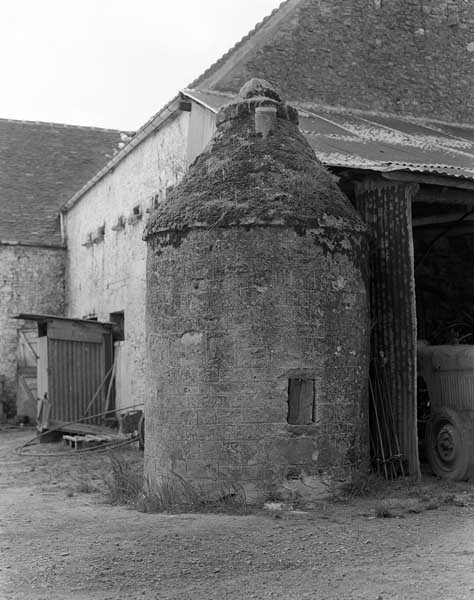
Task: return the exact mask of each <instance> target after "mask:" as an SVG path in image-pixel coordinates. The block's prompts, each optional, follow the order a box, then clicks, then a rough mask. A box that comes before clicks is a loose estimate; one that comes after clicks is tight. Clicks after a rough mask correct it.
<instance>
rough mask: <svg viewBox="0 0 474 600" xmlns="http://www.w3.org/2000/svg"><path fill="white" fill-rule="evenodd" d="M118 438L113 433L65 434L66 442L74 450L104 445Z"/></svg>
mask: <svg viewBox="0 0 474 600" xmlns="http://www.w3.org/2000/svg"><path fill="white" fill-rule="evenodd" d="M116 439H117V437H116V436H111V435H90V434H88V435H63V440H64V442H65V444H66V445H67V446H69V447H70V448H72V449H73V450H79V449H83V448H92V447H95V446H102V445H103V444H108V443H110V442H113V441H114V440H116Z"/></svg>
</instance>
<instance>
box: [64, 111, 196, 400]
mask: <svg viewBox="0 0 474 600" xmlns="http://www.w3.org/2000/svg"><path fill="white" fill-rule="evenodd" d="M191 114H192V113H191V112H178V113H177V116H176V117H175V118H172V119H169V120H168V121H166V122H165V123H164V124H163V125H162V127H161V128H160V129H159V130H158V131H156V132H155V133H153V134H152V135H150V136H149V137H148V138H146V139H145V140H144V141H143V142H141V143H140V144H139V145H138V146H137V147H136V148H135V149H134V150H133V151H132V152H131V153H130V154H128V155H127V156H126V157H125V158H124V159H123V160H122V161H121V162H120V163H118V164H117V166H116V167H115V168H114V170H113V171H110V172H109V173H108V174H107V175H106V176H105V177H103V178H102V179H101V180H99V181H98V182H97V183H96V184H95V185H94V187H92V188H91V189H90V190H89V191H87V192H86V194H85V195H84V196H82V197H81V198H80V199H79V200H78V201H77V202H76V204H75V205H74V206H73V207H72V208H71V209H69V211H68V212H67V213H66V215H65V233H66V241H67V246H68V258H67V274H66V310H67V315H68V316H71V317H84V316H86V315H95V316H97V317H98V319H99V320H109V316H110V313H112V312H117V311H121V310H123V311H124V313H125V344H123V345H122V347H121V349H120V351H121V352H125V353H126V356H125V358H124V357H123V356H122V358H124V361H122V368H121V369H120V374H119V373H117V376H118V377H123V378H126V380H124V381H121V382H118V383H119V385H118V388H119V389H122V390H125V391H124V393H123V394H122V397H120V398H118V399H117V400H118V403H117V404H118V405H117V408H124V407H125V406H129V405H132V404H137V405H140V404H142V403H143V400H144V369H145V270H146V243H145V242H144V241H143V240H142V235H143V229H144V226H145V224H146V221H147V219H148V216H149V212H147V211H150V209H151V208H152V205H153V202H154V201H155V198H163V197H164V195H165V192H166V188H167V187H168V186H170V185H173V184H175V183H176V182H177V181H178V180H179V179H180V178H181V177H182V175H183V174H184V172H185V169H186V166H187V161H188V159H189V155H187V152H188V149H187V147H188V130H189V121H190V115H191ZM137 206H138V207H140V210H141V213H142V215H143V216H142V218H141V219H136V218H135V217H134V216H133V210H134V208H135V207H137ZM120 217H122V218H123V219H124V221H125V226H124V227H123V228H121V229H117V230H113V229H112V227H113V226H117V224H118V222H119V218H120ZM102 226H105V233H104V236H103V239H101V236H100V235H97V232H98V230H99V228H100V227H102ZM90 235H92V239H94V238H96V241H95V242H94V243H88V239H89V236H90ZM85 244H86V245H85ZM123 362H125V363H126V365H127V368H125V369H124V368H123Z"/></svg>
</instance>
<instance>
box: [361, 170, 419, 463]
mask: <svg viewBox="0 0 474 600" xmlns="http://www.w3.org/2000/svg"><path fill="white" fill-rule="evenodd" d="M417 187H418V186H416V185H403V184H396V183H393V182H392V183H391V184H384V183H378V182H375V181H371V180H367V181H365V182H361V183H360V184H358V186H357V206H358V208H359V210H360V212H361V214H362V216H363V218H364V219H365V221H366V222H367V224H368V226H369V231H370V235H371V252H370V270H371V286H370V300H371V308H372V360H373V361H375V363H376V364H377V365H381V368H383V369H384V371H385V373H386V378H387V384H388V385H387V394H386V397H384V398H383V401H386V402H388V403H389V404H390V411H393V415H394V420H395V430H396V433H397V436H398V441H399V444H400V448H401V451H402V454H403V456H404V458H405V459H406V461H407V464H408V470H409V472H410V473H411V474H419V459H418V436H417V413H416V307H415V278H414V264H413V234H412V224H411V200H412V197H413V195H414V194H415V193H416V191H417Z"/></svg>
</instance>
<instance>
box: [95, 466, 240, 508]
mask: <svg viewBox="0 0 474 600" xmlns="http://www.w3.org/2000/svg"><path fill="white" fill-rule="evenodd" d="M104 483H105V486H106V489H107V498H108V500H109V502H111V503H112V504H126V505H128V506H133V507H134V508H136V509H137V510H138V511H140V512H146V513H159V512H231V513H234V514H235V513H237V514H247V513H248V512H249V508H248V505H247V499H246V496H245V491H244V489H243V488H242V486H240V485H239V484H238V483H236V482H232V481H220V482H215V483H213V485H212V489H206V488H205V487H203V486H196V485H193V484H191V483H190V482H189V481H186V480H185V479H183V478H182V477H181V476H180V475H178V474H177V473H173V474H171V475H169V476H168V475H167V476H163V477H161V479H160V480H159V481H158V482H156V483H154V484H152V483H151V482H150V480H148V479H146V478H144V476H143V473H142V472H141V469H140V470H137V468H136V464H134V463H132V462H128V461H126V460H124V459H123V458H118V457H116V456H111V457H110V470H109V472H108V473H107V474H106V476H105V477H104Z"/></svg>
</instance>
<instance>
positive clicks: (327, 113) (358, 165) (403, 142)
mask: <svg viewBox="0 0 474 600" xmlns="http://www.w3.org/2000/svg"><path fill="white" fill-rule="evenodd" d="M183 93H184V94H186V95H187V96H189V97H190V98H192V99H194V100H195V101H196V102H199V103H200V104H202V105H203V106H206V107H207V108H209V109H210V110H212V111H214V112H217V110H219V108H220V107H221V106H222V105H224V104H226V103H227V102H228V101H229V100H230V99H231V98H232V97H233V96H230V95H227V94H223V93H219V92H217V93H216V92H213V91H207V90H185V91H184V92H183ZM290 103H291V104H293V106H295V107H296V108H297V109H298V111H299V113H300V127H301V130H302V131H303V133H304V134H305V135H306V138H307V139H308V141H309V143H310V144H311V146H312V148H314V151H315V153H316V155H317V156H318V158H319V159H320V160H321V162H323V163H324V164H325V165H327V166H329V167H348V168H351V169H362V170H371V171H400V170H403V171H411V172H418V173H430V174H436V175H447V176H449V177H458V178H464V179H474V127H470V126H468V125H458V124H455V123H452V124H451V123H444V122H438V121H435V120H424V119H423V120H421V119H414V118H409V117H402V116H398V115H386V114H377V113H372V112H371V113H365V112H362V111H355V110H353V111H352V110H348V109H344V108H338V107H329V106H320V105H310V104H306V103H305V104H300V103H298V102H290Z"/></svg>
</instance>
